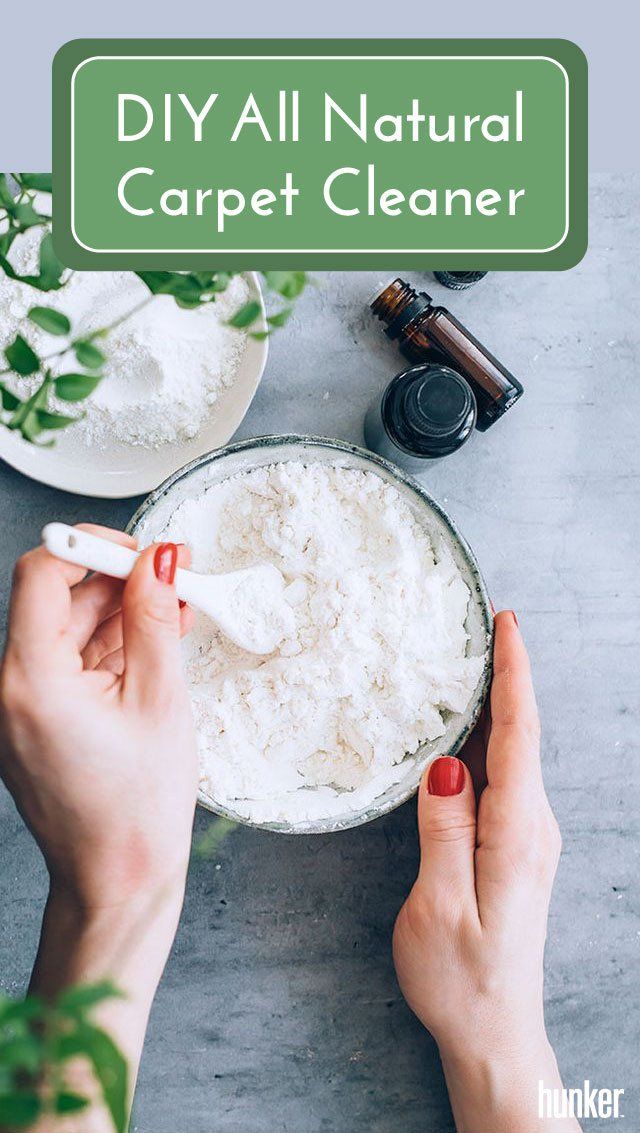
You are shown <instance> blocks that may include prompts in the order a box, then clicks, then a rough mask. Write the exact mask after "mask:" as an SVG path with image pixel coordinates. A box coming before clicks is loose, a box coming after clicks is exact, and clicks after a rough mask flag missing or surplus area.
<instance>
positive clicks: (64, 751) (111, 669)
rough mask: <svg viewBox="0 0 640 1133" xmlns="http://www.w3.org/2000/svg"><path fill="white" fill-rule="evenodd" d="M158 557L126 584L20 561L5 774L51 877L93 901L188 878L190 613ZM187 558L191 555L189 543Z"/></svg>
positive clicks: (5, 684) (114, 535)
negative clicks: (186, 640) (185, 670)
mask: <svg viewBox="0 0 640 1133" xmlns="http://www.w3.org/2000/svg"><path fill="white" fill-rule="evenodd" d="M85 529H86V530H88V531H94V532H95V533H96V534H98V535H102V536H103V537H107V538H111V539H113V540H114V541H116V542H120V543H125V544H128V545H132V546H135V542H134V541H133V540H131V539H130V538H129V537H128V536H126V535H123V534H122V533H120V532H114V531H108V530H106V529H103V528H93V527H90V526H86V527H85ZM167 547H168V549H167V550H166V551H165V552H164V559H163V562H164V565H165V578H167V579H168V575H167V574H166V570H167V569H169V573H171V566H172V564H171V554H172V551H171V549H170V545H167ZM155 554H156V549H155V548H149V549H148V550H146V551H145V552H143V554H142V555H141V557H140V560H139V561H138V563H137V564H136V566H135V569H134V571H133V573H132V575H131V577H130V579H129V580H128V581H127V583H126V585H125V584H123V583H121V582H118V581H116V580H114V579H109V578H106V577H104V576H102V575H95V576H93V577H91V578H88V579H85V580H84V581H82V580H83V579H84V576H85V575H86V571H85V570H84V569H83V568H82V567H77V566H72V565H70V564H68V563H63V562H60V561H58V560H57V559H55V558H53V556H51V555H50V554H49V553H48V552H47V551H46V550H45V549H44V548H43V547H39V548H37V549H36V550H34V551H30V552H29V553H28V554H26V555H24V557H23V558H22V559H20V561H19V562H18V564H17V566H16V571H15V579H14V586H13V593H12V599H11V609H10V618H9V632H8V641H7V648H6V654H5V657H4V662H3V665H2V670H1V674H0V712H1V718H0V726H1V737H2V738H1V743H0V772H1V773H2V777H3V779H4V780H5V782H6V784H7V786H8V788H9V790H10V791H11V793H12V794H13V797H14V799H15V801H16V804H17V806H18V808H19V810H20V811H21V813H22V815H23V817H24V819H25V822H26V823H27V825H28V826H29V827H30V829H31V830H32V832H33V834H34V836H35V838H36V840H37V842H38V844H39V846H40V848H41V850H42V853H43V854H44V857H45V861H46V863H47V867H48V869H49V873H50V876H51V882H52V887H53V888H54V889H55V890H59V891H64V892H65V893H67V894H69V895H72V896H73V897H74V898H75V899H76V900H77V902H78V904H79V905H80V906H81V907H82V908H84V909H88V910H91V909H94V908H104V907H110V906H116V905H118V904H123V903H126V902H127V901H129V900H130V899H131V897H132V896H134V895H138V894H139V893H140V891H141V890H145V891H149V890H151V889H154V890H155V889H157V888H158V887H159V886H163V885H164V886H171V887H172V888H177V889H181V887H182V885H183V883H184V875H185V871H186V866H187V861H188V855H189V847H190V834H191V826H192V822H193V813H194V807H195V798H196V786H197V759H196V745H195V738H194V732H193V725H192V720H191V711H190V705H189V698H188V694H187V690H186V687H185V683H184V679H183V676H182V670H181V663H180V645H179V638H180V632H181V630H182V631H183V632H184V631H185V630H186V629H187V628H188V627H189V625H190V620H191V617H192V615H191V612H190V611H189V610H188V609H184V610H182V612H180V611H179V608H178V601H177V598H176V594H175V590H174V588H173V586H172V585H170V584H167V581H162V580H161V579H160V578H157V577H156V573H155V571H154V556H155ZM173 554H174V555H175V554H176V552H175V551H174V552H173ZM179 554H180V556H181V558H182V561H183V562H185V561H186V558H187V553H186V549H185V548H180V549H179ZM173 571H174V573H175V562H174V563H173Z"/></svg>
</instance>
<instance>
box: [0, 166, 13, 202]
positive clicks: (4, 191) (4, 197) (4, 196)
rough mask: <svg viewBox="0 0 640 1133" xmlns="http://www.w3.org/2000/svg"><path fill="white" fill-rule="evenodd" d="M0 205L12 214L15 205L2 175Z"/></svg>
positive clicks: (0, 177) (0, 179)
mask: <svg viewBox="0 0 640 1133" xmlns="http://www.w3.org/2000/svg"><path fill="white" fill-rule="evenodd" d="M0 204H1V205H2V207H3V208H5V209H8V210H9V211H10V212H13V210H14V208H15V204H16V202H15V198H14V195H13V193H12V192H11V189H10V188H9V185H8V184H7V178H6V175H5V174H4V173H0Z"/></svg>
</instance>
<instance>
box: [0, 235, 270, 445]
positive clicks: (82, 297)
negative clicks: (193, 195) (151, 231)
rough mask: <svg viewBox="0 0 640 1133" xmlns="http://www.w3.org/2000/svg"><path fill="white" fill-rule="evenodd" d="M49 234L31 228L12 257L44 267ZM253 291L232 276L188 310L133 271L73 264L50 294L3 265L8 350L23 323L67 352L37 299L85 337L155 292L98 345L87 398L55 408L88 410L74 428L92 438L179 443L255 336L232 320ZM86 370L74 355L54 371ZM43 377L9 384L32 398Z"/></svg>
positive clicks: (44, 345)
mask: <svg viewBox="0 0 640 1133" xmlns="http://www.w3.org/2000/svg"><path fill="white" fill-rule="evenodd" d="M41 236H42V232H41V229H30V230H29V231H28V232H27V233H25V234H24V235H23V236H21V237H19V238H18V239H17V240H16V241H15V242H14V244H13V245H12V247H11V250H10V254H9V259H10V261H11V262H12V266H13V267H14V269H15V270H16V271H18V272H19V273H20V274H21V275H23V274H27V273H29V272H36V271H37V270H38V269H37V265H38V249H39V244H40V239H41ZM248 295H249V289H248V286H247V282H246V280H245V279H244V278H243V277H242V276H234V277H233V278H232V279H231V281H230V283H229V286H228V288H227V290H226V291H224V292H221V293H220V294H219V295H218V297H217V298H216V301H215V303H210V304H207V305H206V306H204V307H201V308H196V309H195V310H186V309H183V308H180V307H178V305H177V304H176V302H175V300H174V299H173V298H172V297H171V296H169V295H157V296H154V297H153V298H151V299H150V293H149V290H148V288H147V287H146V286H145V285H144V284H143V283H142V281H141V280H140V279H138V277H137V276H136V275H134V274H133V273H132V272H103V271H95V272H86V271H83V272H73V273H70V274H69V275H68V278H67V282H66V283H65V285H64V286H63V287H62V288H61V289H60V290H59V291H50V292H36V291H34V290H33V288H32V287H28V286H27V285H25V284H21V283H17V282H15V281H14V280H11V279H9V277H8V276H6V275H4V273H2V272H0V351H2V349H3V348H4V347H5V346H7V345H8V343H10V342H11V341H12V340H13V339H14V338H15V335H16V333H17V332H18V331H19V332H20V334H22V335H23V337H24V338H26V340H27V341H28V342H29V343H30V345H31V346H33V348H34V350H36V352H37V353H38V354H39V355H40V357H45V356H47V355H49V354H53V353H54V352H56V351H59V350H60V341H61V340H60V339H59V338H56V337H55V336H54V335H50V334H47V333H46V332H45V331H43V330H41V329H40V328H39V327H37V326H35V324H33V323H31V322H30V321H28V320H27V319H26V315H27V311H28V310H29V308H30V307H32V306H35V305H39V306H46V307H53V308H55V309H57V310H60V311H63V312H64V314H65V315H67V316H68V318H70V319H71V326H72V335H73V337H74V338H78V337H82V336H83V335H86V334H87V333H89V332H91V331H94V330H97V329H98V328H100V327H105V326H109V325H111V324H112V323H115V322H117V321H118V320H119V319H121V318H122V316H123V315H125V314H126V313H127V312H129V311H132V310H133V309H134V308H136V307H138V306H139V305H140V304H143V303H144V302H145V301H146V300H149V299H150V302H148V305H146V306H143V307H142V309H141V310H139V311H138V312H137V314H134V315H133V316H132V317H131V318H127V319H126V320H124V321H123V322H121V323H119V325H118V326H116V327H114V329H113V330H112V331H110V333H109V334H108V335H107V337H106V338H104V339H101V340H99V341H98V342H97V343H96V345H98V346H99V347H100V349H101V350H102V351H103V353H104V354H105V355H106V356H107V358H108V362H107V365H106V367H105V370H104V373H105V377H104V380H103V381H102V382H101V383H100V385H99V386H98V387H97V389H96V390H95V392H94V393H93V394H92V395H91V397H90V398H89V400H88V401H84V402H81V403H79V404H78V405H70V404H69V402H62V401H56V399H55V398H54V399H52V406H53V408H54V409H57V410H59V411H60V412H62V413H65V414H70V415H74V414H77V413H79V412H81V411H86V416H85V417H84V419H83V420H82V421H81V422H80V423H79V424H78V425H73V426H72V427H71V429H72V434H73V436H74V437H75V439H76V440H78V441H80V442H82V443H84V444H86V445H87V446H97V447H98V448H101V449H108V448H110V447H112V446H113V444H114V443H119V444H124V445H142V446H144V447H146V448H159V447H160V446H161V445H165V444H179V443H181V442H183V441H185V440H189V439H190V438H191V437H194V436H196V434H197V433H198V432H199V430H200V428H201V427H202V425H203V424H204V423H205V421H206V419H207V418H208V417H209V416H210V415H211V413H212V407H213V406H214V405H215V402H216V401H217V399H218V397H219V396H220V394H221V393H222V391H223V390H224V389H227V388H228V387H229V386H230V385H231V384H232V382H233V380H234V378H235V375H236V372H237V369H238V366H239V365H240V362H241V360H242V356H243V354H244V350H245V347H246V343H247V336H246V333H245V332H244V331H240V330H236V329H235V328H233V327H229V326H227V323H228V320H229V319H230V318H231V316H232V315H233V314H235V312H236V311H237V310H238V309H239V308H240V307H241V306H242V305H243V304H244V303H246V301H247V298H248ZM78 368H79V367H78V365H77V363H76V361H75V359H74V357H73V354H69V355H67V356H66V357H65V358H62V359H55V360H53V361H52V364H51V370H52V372H53V373H54V374H60V373H65V372H74V371H77V370H78ZM39 381H40V378H35V379H21V380H18V379H15V380H12V382H10V383H9V384H10V385H11V388H12V389H13V390H14V391H15V392H16V393H17V394H19V395H20V396H24V395H25V394H27V393H30V392H32V390H33V389H34V388H35V386H36V384H38V383H39Z"/></svg>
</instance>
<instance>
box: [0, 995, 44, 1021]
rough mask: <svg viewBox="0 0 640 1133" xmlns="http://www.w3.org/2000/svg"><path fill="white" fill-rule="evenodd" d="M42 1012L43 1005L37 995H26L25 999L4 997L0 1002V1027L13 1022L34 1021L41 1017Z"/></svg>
mask: <svg viewBox="0 0 640 1133" xmlns="http://www.w3.org/2000/svg"><path fill="white" fill-rule="evenodd" d="M43 1010H44V1004H43V1002H42V1000H41V999H40V997H39V996H37V995H28V996H27V997H26V999H10V998H8V997H5V998H4V999H3V1000H2V1001H0V1026H4V1025H5V1024H6V1023H13V1022H14V1021H15V1020H27V1021H30V1020H32V1019H36V1018H38V1017H39V1016H41V1015H42V1012H43Z"/></svg>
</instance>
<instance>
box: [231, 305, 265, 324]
mask: <svg viewBox="0 0 640 1133" xmlns="http://www.w3.org/2000/svg"><path fill="white" fill-rule="evenodd" d="M260 309H261V308H260V304H259V303H256V301H255V299H250V300H249V302H248V303H245V304H244V305H243V306H242V307H241V308H240V310H239V311H236V313H235V315H232V317H231V318H230V319H229V326H230V327H237V328H238V329H242V328H243V327H248V326H250V325H251V323H254V322H255V321H256V319H257V318H258V315H259V314H260Z"/></svg>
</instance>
